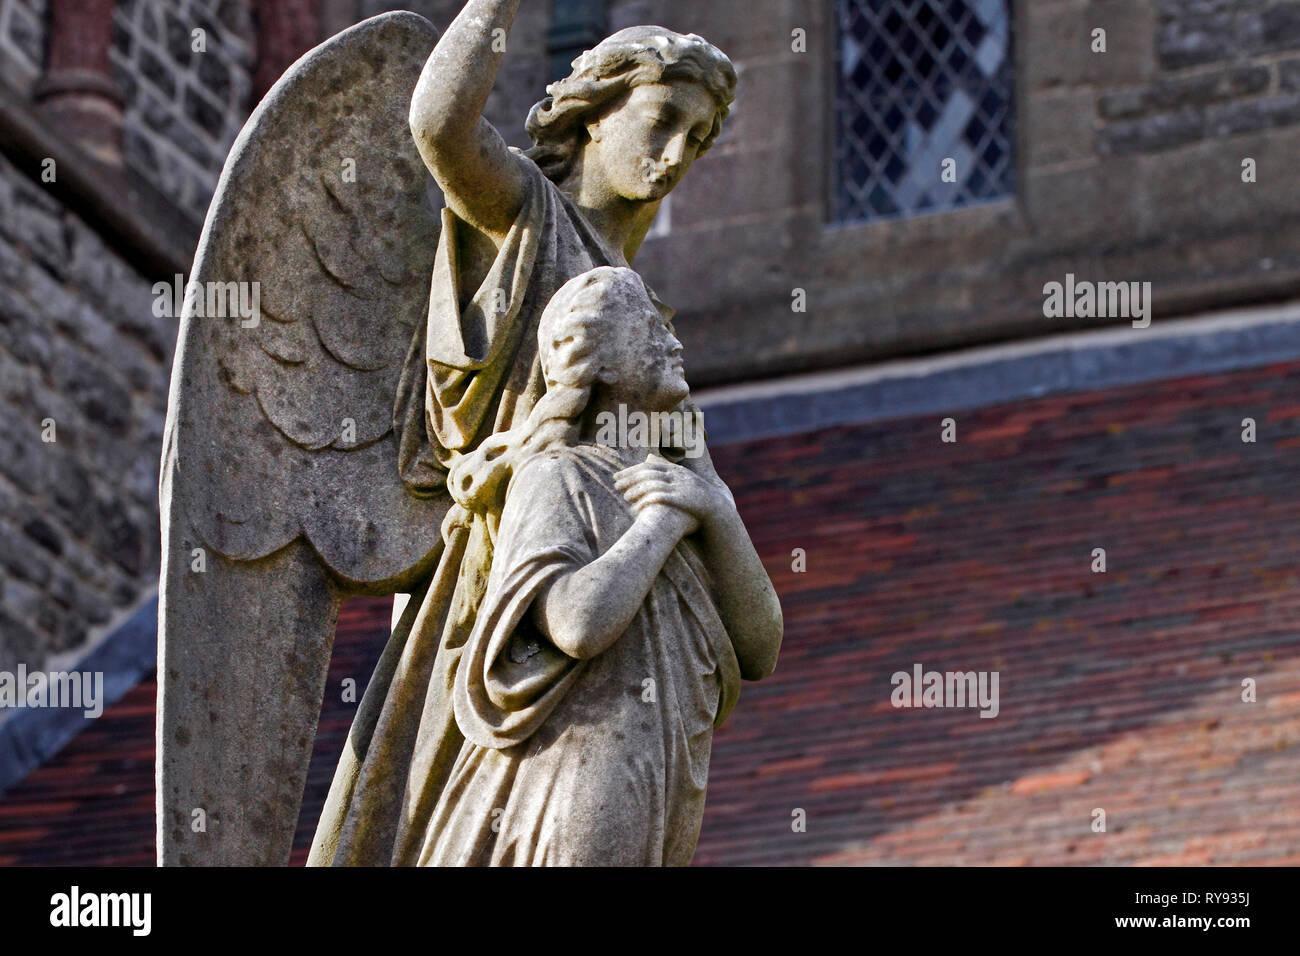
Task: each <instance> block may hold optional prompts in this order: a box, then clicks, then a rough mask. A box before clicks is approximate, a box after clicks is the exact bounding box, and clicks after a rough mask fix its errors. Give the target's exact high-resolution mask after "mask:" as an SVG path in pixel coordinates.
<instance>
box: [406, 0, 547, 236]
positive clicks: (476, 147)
mask: <svg viewBox="0 0 1300 956" xmlns="http://www.w3.org/2000/svg"><path fill="white" fill-rule="evenodd" d="M518 9H519V0H469V2H468V3H466V4H465V6H464V8H463V9H462V10H461V11H460V14H459V15H458V16H457V17H456V19H455V20H454V21H452V24H451V26H449V27H448V28H447V32H446V33H444V34H443V35H442V38H441V39H440V40H439V41H438V45H437V46H436V47H434V50H433V53H432V54H430V56H429V60H428V62H427V63H425V65H424V71H423V72H422V73H421V74H420V80H419V82H418V83H417V84H416V87H415V92H414V94H413V95H412V96H411V115H410V122H411V133H412V134H413V135H414V136H415V143H416V146H418V147H419V150H420V155H421V156H422V157H424V161H425V163H426V164H427V165H428V167H429V169H430V171H431V172H432V173H433V176H434V179H436V180H437V181H438V185H439V186H440V187H441V188H442V191H443V193H444V194H445V195H446V197H447V205H448V206H449V207H450V208H451V211H452V212H454V213H455V214H456V215H457V216H459V217H460V218H461V219H463V220H465V221H466V222H468V223H469V224H470V225H472V226H474V227H476V228H478V229H479V230H481V231H482V232H484V233H486V234H487V235H488V236H490V237H492V238H493V239H495V240H500V239H501V238H503V237H504V236H505V235H506V233H507V232H509V231H510V227H511V225H512V224H513V223H514V221H515V217H516V216H517V215H518V213H519V210H520V209H521V208H522V206H523V202H524V174H523V172H522V171H521V170H520V169H519V166H518V165H517V163H516V161H515V159H514V158H513V157H512V156H511V155H510V151H509V149H508V148H507V147H506V144H505V141H504V140H503V139H502V138H501V134H500V133H498V132H497V131H496V129H495V128H494V127H493V126H492V124H491V123H489V122H488V121H487V120H486V119H484V118H483V107H484V106H486V105H487V100H488V94H490V93H491V92H492V84H493V83H494V82H495V80H496V75H497V69H498V67H500V65H501V54H502V52H503V51H504V47H505V43H504V42H503V41H504V39H505V37H506V34H507V32H508V31H509V29H510V24H511V23H512V22H514V19H515V13H516V12H517V11H518Z"/></svg>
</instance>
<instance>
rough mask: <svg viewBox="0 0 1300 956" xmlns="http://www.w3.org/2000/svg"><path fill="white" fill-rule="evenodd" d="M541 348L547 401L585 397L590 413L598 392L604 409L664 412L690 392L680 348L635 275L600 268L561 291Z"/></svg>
mask: <svg viewBox="0 0 1300 956" xmlns="http://www.w3.org/2000/svg"><path fill="white" fill-rule="evenodd" d="M537 347H538V353H539V356H540V358H541V364H542V374H543V375H544V376H545V378H546V389H547V394H548V395H550V394H552V393H561V392H566V391H578V392H583V393H585V395H584V396H583V397H582V398H581V404H582V406H583V408H584V409H585V408H586V407H587V406H588V405H589V404H590V403H591V401H592V397H593V395H595V393H596V392H597V391H599V393H600V394H599V396H598V400H599V401H600V402H601V403H602V404H619V403H622V404H625V405H627V406H628V408H629V409H630V410H641V411H661V410H662V411H666V410H669V409H672V408H674V407H676V406H677V404H678V403H679V402H681V400H682V399H684V398H685V397H686V396H687V395H688V394H689V391H690V389H689V388H688V386H687V384H686V379H685V377H684V376H683V374H682V357H681V353H682V343H681V342H680V341H678V339H677V336H675V335H674V334H673V332H672V329H670V328H669V327H668V322H667V320H666V319H665V318H664V316H663V314H662V313H661V312H660V311H659V310H658V309H657V308H655V305H654V303H653V302H651V301H650V296H649V294H648V293H647V292H646V288H645V283H644V282H643V281H642V280H641V277H640V276H639V275H637V273H636V272H634V271H633V270H632V269H627V268H618V267H615V266H600V267H599V268H596V269H592V270H590V271H588V272H584V273H583V274H582V275H580V276H576V277H574V278H572V279H570V280H569V281H568V282H566V283H565V284H564V285H563V286H561V287H560V289H559V291H558V292H556V293H555V295H554V296H553V297H552V298H551V301H550V302H549V303H548V304H547V306H546V309H545V310H544V311H543V312H542V318H541V321H540V322H539V323H538V329H537ZM565 404H566V405H572V404H573V403H571V402H566V403H565Z"/></svg>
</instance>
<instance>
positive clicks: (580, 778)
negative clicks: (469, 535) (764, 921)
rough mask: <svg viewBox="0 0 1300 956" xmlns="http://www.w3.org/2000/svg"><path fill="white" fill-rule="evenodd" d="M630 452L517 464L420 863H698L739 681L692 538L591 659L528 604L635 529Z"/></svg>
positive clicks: (578, 452)
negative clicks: (454, 740)
mask: <svg viewBox="0 0 1300 956" xmlns="http://www.w3.org/2000/svg"><path fill="white" fill-rule="evenodd" d="M628 464H631V461H623V460H621V459H620V456H619V452H618V451H616V450H615V449H612V448H606V447H601V446H596V445H580V446H576V447H566V448H560V449H556V450H553V451H548V452H543V453H541V454H539V455H536V456H534V457H533V458H531V459H529V460H528V461H527V462H526V463H525V464H524V465H522V466H521V467H520V469H519V470H518V472H517V473H516V475H515V477H514V479H513V482H512V484H511V486H510V490H509V492H508V493H507V496H506V503H505V507H504V510H503V511H502V515H501V522H500V528H499V530H498V532H497V549H496V553H495V557H494V559H493V563H492V570H491V573H490V576H489V579H488V585H487V592H486V596H485V597H484V599H483V602H482V604H481V605H480V607H479V613H478V618H477V620H476V622H475V625H474V629H473V632H472V634H471V636H470V638H469V641H468V643H467V645H466V647H465V651H464V654H463V656H462V658H461V661H460V668H459V670H458V672H457V675H456V682H455V713H456V720H457V723H458V725H459V726H460V728H461V729H462V731H463V732H464V734H465V737H466V739H465V741H464V743H463V744H462V745H461V748H460V752H459V755H458V756H457V758H456V761H455V764H454V766H453V767H452V769H451V774H450V776H449V777H448V779H447V781H446V784H445V785H444V787H443V788H442V791H441V794H440V796H439V799H438V802H437V805H436V807H435V809H434V812H433V815H432V818H431V819H430V820H429V822H428V824H427V826H426V830H425V833H424V840H423V844H422V847H423V848H422V850H421V853H420V858H419V862H420V863H422V864H434V865H485V864H493V865H514V866H522V865H559V866H574V865H610V866H659V865H680V866H685V865H687V864H689V863H690V861H691V857H692V856H693V855H694V853H695V844H696V840H697V838H698V836H699V831H700V822H701V820H702V818H703V814H704V797H705V787H706V785H707V783H708V776H709V754H710V751H711V749H712V743H713V728H714V727H715V726H716V725H718V724H721V723H722V721H723V720H724V719H725V718H726V716H727V714H728V713H729V712H730V710H731V708H732V706H733V705H734V704H735V701H736V697H737V695H738V694H739V691H740V669H739V665H738V663H737V661H736V654H735V651H734V650H733V649H732V646H731V640H730V638H729V637H728V635H727V631H726V628H725V627H724V626H723V623H722V620H721V618H720V617H719V614H718V611H717V608H716V606H715V604H714V599H713V596H712V593H711V590H710V584H709V578H708V572H707V570H706V569H705V566H704V564H703V562H702V561H701V560H700V557H699V555H698V553H697V552H696V549H695V546H694V545H693V544H691V543H689V541H687V540H686V539H683V540H681V541H679V542H678V543H677V546H676V547H675V548H674V549H673V551H672V552H671V553H670V554H669V555H668V558H667V560H666V561H665V563H664V565H663V568H662V570H661V571H660V572H659V574H658V575H657V576H656V578H655V580H654V583H653V584H652V585H651V587H650V591H649V593H648V594H647V595H646V598H645V600H644V602H643V603H642V605H641V607H640V609H639V610H638V611H637V613H636V615H635V616H634V617H633V618H632V621H631V623H630V624H629V626H628V628H627V630H626V631H624V632H623V634H622V635H621V636H620V637H618V638H617V639H616V640H615V641H614V643H613V644H612V645H610V647H608V648H607V649H606V650H605V651H603V652H602V653H600V654H598V655H596V656H595V657H592V658H590V659H588V660H576V659H574V658H571V657H568V656H567V655H565V654H564V653H562V652H561V651H560V650H558V649H557V648H556V647H555V646H554V645H553V644H552V643H551V642H550V641H549V640H548V639H547V638H546V637H545V635H543V634H542V633H541V632H540V631H539V630H538V629H537V628H536V626H535V625H534V623H533V621H532V618H531V615H530V609H531V608H532V606H533V600H534V598H535V597H536V596H537V595H538V594H539V593H540V592H541V590H542V589H543V588H545V587H546V586H547V585H548V584H549V583H550V582H552V581H553V580H555V579H556V578H557V577H558V576H559V575H561V574H564V573H566V572H569V571H573V570H577V569H578V568H581V567H583V566H585V565H587V564H589V563H590V562H592V561H594V560H595V559H596V558H598V557H599V556H600V555H601V554H603V553H604V552H605V551H607V550H608V549H609V548H610V547H611V546H612V545H613V544H614V543H615V542H616V541H618V540H619V538H621V537H622V536H623V534H624V532H626V531H627V530H628V529H629V528H630V527H631V525H632V521H633V517H632V513H631V509H630V508H629V507H628V505H627V502H626V501H625V500H624V498H623V496H622V495H621V494H620V493H619V492H618V491H617V490H616V489H615V487H614V475H615V473H617V472H618V471H620V470H621V469H622V468H624V467H626V466H627V465H628Z"/></svg>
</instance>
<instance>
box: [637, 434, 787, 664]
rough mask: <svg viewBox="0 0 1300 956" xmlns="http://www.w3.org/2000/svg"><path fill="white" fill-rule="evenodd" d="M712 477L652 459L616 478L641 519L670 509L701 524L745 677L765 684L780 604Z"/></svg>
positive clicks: (776, 642)
mask: <svg viewBox="0 0 1300 956" xmlns="http://www.w3.org/2000/svg"><path fill="white" fill-rule="evenodd" d="M709 472H710V473H711V474H712V475H713V479H709V478H707V477H704V476H701V475H700V474H697V473H696V472H695V471H694V470H693V469H689V468H686V467H684V466H682V465H674V464H672V463H671V462H668V461H665V460H664V459H662V458H656V457H651V458H650V459H649V460H647V461H646V462H644V463H643V464H640V465H634V466H632V467H631V468H627V469H625V470H623V471H621V472H619V473H618V474H617V475H615V476H614V487H615V488H617V489H618V491H619V492H620V493H621V494H622V495H623V496H624V497H625V498H627V500H628V501H629V502H630V503H631V505H632V508H633V510H634V511H637V512H638V514H640V513H643V512H642V509H646V508H652V507H662V506H665V505H666V506H668V507H670V508H672V509H673V510H676V511H681V512H683V513H685V514H687V515H690V516H691V517H692V519H693V520H695V521H698V523H699V526H700V531H701V534H700V543H701V546H702V548H701V549H702V552H703V558H704V562H705V564H707V565H708V566H709V567H710V568H712V569H713V571H714V590H715V595H716V597H717V601H718V613H719V615H720V616H721V617H722V621H723V623H724V624H725V625H726V626H727V633H728V634H729V635H730V636H731V645H732V647H734V648H735V650H736V660H737V661H738V662H739V664H740V675H741V676H742V677H743V678H745V679H746V680H761V679H762V678H764V677H766V676H767V675H769V674H771V673H772V671H773V670H775V669H776V658H777V653H778V652H779V651H780V649H781V633H782V630H783V627H784V623H783V620H782V616H781V601H780V599H779V598H778V597H777V595H776V589H775V588H773V587H772V579H771V578H769V577H768V575H767V569H766V568H764V567H763V562H762V560H761V559H760V558H759V556H758V552H757V551H755V550H754V543H753V542H752V541H751V540H750V539H749V532H748V531H746V530H745V523H744V522H743V521H741V520H740V514H739V513H738V512H737V511H736V506H735V503H734V502H733V501H732V498H731V493H730V492H729V491H727V490H725V487H726V486H725V485H722V480H721V479H720V478H717V476H716V473H713V472H712V466H711V465H710V467H709ZM719 486H722V489H723V490H720V489H719Z"/></svg>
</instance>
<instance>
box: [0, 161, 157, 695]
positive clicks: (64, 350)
mask: <svg viewBox="0 0 1300 956" xmlns="http://www.w3.org/2000/svg"><path fill="white" fill-rule="evenodd" d="M150 284H151V283H150V281H149V280H148V279H146V278H145V277H143V276H141V275H140V274H138V273H137V272H135V271H134V270H133V269H132V268H131V266H130V265H128V264H127V262H126V261H125V260H124V259H123V258H122V257H121V256H120V255H119V254H118V253H116V252H114V250H113V249H111V248H109V247H107V246H106V245H105V243H104V241H103V240H102V239H101V238H100V236H99V235H98V234H97V233H96V232H95V231H94V230H92V229H90V228H89V227H88V226H87V225H86V224H85V222H83V221H82V219H81V218H79V217H78V216H77V215H76V214H75V213H74V212H71V211H69V210H68V209H66V208H65V207H64V206H63V205H61V204H60V203H59V202H57V201H56V200H54V199H52V198H51V196H50V194H49V193H48V192H47V191H46V190H45V189H44V188H42V186H41V185H39V184H38V182H37V181H36V180H35V179H33V178H31V177H29V176H27V175H26V174H25V173H24V172H23V171H21V170H19V169H17V168H16V167H15V166H14V165H13V163H12V162H11V161H10V160H9V159H8V158H7V157H5V156H3V154H0V418H3V421H4V423H5V424H4V427H3V428H0V670H12V668H13V666H14V664H15V663H17V662H19V661H21V662H23V663H26V664H27V665H28V666H29V667H32V668H39V667H41V666H42V665H43V664H44V663H45V662H46V661H47V660H49V659H50V658H51V656H52V655H58V654H62V653H64V652H71V651H74V650H77V649H80V648H82V647H84V646H85V645H86V644H87V643H88V642H89V641H90V640H91V639H93V637H94V636H95V635H96V634H98V633H102V632H103V630H104V628H105V627H106V626H107V625H109V624H110V623H111V622H112V621H113V620H114V619H115V618H117V617H119V616H120V615H121V613H122V612H123V611H124V610H125V609H127V608H129V607H130V606H131V605H132V604H133V603H134V602H136V601H137V600H138V599H139V598H140V597H141V596H142V595H144V594H146V593H148V592H149V591H151V590H152V589H153V588H154V587H156V578H157V568H158V551H159V540H158V516H157V507H158V504H157V498H158V494H157V482H158V458H159V448H160V447H161V441H162V430H163V414H164V410H165V408H166V400H167V394H166V390H167V377H168V370H169V369H170V367H171V350H172V347H173V343H174V339H175V327H174V322H173V321H172V320H170V319H157V318H153V316H152V312H151V303H152V296H151V294H150ZM47 419H52V420H53V422H54V431H53V435H52V437H53V438H54V439H55V440H54V441H52V442H46V441H44V440H43V435H42V431H43V425H42V423H43V422H45V421H46V420H47Z"/></svg>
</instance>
